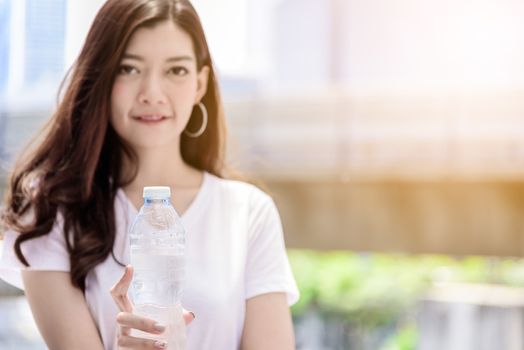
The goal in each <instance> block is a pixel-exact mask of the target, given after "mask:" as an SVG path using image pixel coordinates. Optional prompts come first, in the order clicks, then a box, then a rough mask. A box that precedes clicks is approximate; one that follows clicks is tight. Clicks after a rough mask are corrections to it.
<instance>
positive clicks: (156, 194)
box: [142, 186, 171, 199]
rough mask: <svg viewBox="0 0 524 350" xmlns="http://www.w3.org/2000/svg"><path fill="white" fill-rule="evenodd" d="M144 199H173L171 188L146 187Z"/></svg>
mask: <svg viewBox="0 0 524 350" xmlns="http://www.w3.org/2000/svg"><path fill="white" fill-rule="evenodd" d="M142 197H143V198H151V199H163V198H170V197H171V188H169V187H168V186H148V187H144V192H143V194H142Z"/></svg>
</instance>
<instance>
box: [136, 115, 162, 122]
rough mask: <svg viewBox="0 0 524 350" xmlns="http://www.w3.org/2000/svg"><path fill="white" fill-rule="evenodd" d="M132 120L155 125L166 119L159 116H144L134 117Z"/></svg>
mask: <svg viewBox="0 0 524 350" xmlns="http://www.w3.org/2000/svg"><path fill="white" fill-rule="evenodd" d="M133 119H134V120H136V121H138V122H141V123H147V124H155V123H160V122H162V121H164V120H166V119H167V117H166V116H163V115H159V114H146V115H139V116H134V117H133Z"/></svg>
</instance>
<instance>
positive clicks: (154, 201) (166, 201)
mask: <svg viewBox="0 0 524 350" xmlns="http://www.w3.org/2000/svg"><path fill="white" fill-rule="evenodd" d="M159 204H163V205H169V204H171V200H170V198H169V197H168V198H147V197H146V198H144V205H159Z"/></svg>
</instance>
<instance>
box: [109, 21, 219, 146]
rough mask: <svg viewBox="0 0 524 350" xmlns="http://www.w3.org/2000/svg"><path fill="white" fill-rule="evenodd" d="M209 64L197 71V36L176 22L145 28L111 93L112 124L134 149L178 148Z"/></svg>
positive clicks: (131, 43) (130, 46)
mask: <svg viewBox="0 0 524 350" xmlns="http://www.w3.org/2000/svg"><path fill="white" fill-rule="evenodd" d="M208 72H209V68H208V67H203V68H202V69H201V70H200V72H198V71H197V64H196V58H195V53H194V49H193V43H192V41H191V37H190V36H189V34H187V33H186V32H185V31H183V30H182V29H180V28H179V27H178V26H176V25H175V24H174V23H173V22H171V21H165V22H160V23H159V24H157V25H156V26H154V27H151V28H145V27H144V28H139V29H138V30H137V31H136V32H135V33H134V34H133V35H132V36H131V39H130V41H129V44H128V45H127V47H126V50H125V53H124V56H123V58H122V61H121V62H120V67H119V70H118V73H117V76H116V79H115V82H114V85H113V90H112V92H111V119H110V122H111V124H112V126H113V128H114V129H115V131H116V132H117V134H118V135H119V136H120V137H121V138H123V139H124V140H125V141H126V142H128V143H129V144H130V145H131V146H132V147H133V148H150V147H158V146H169V147H177V145H178V144H179V141H180V134H181V133H182V132H183V131H184V128H185V127H186V125H187V123H188V121H189V117H190V116H191V111H192V109H193V106H194V105H195V104H197V103H198V102H199V101H200V99H201V98H202V97H203V96H204V94H205V91H206V88H207V77H208Z"/></svg>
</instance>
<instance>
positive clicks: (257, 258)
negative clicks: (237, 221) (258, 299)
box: [246, 190, 299, 305]
mask: <svg viewBox="0 0 524 350" xmlns="http://www.w3.org/2000/svg"><path fill="white" fill-rule="evenodd" d="M251 200H252V206H251V211H250V220H249V236H248V253H247V264H246V299H249V298H252V297H254V296H257V295H260V294H265V293H271V292H284V293H286V294H287V301H288V304H289V305H293V304H294V303H296V302H297V301H298V298H299V291H298V288H297V285H296V282H295V278H294V276H293V272H292V270H291V266H290V264H289V259H288V257H287V254H286V248H285V243H284V235H283V232H282V224H281V221H280V216H279V214H278V210H277V208H276V206H275V203H274V202H273V200H272V199H271V197H269V196H268V195H266V194H265V193H263V192H261V191H259V190H256V191H255V193H254V194H253V198H251Z"/></svg>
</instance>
